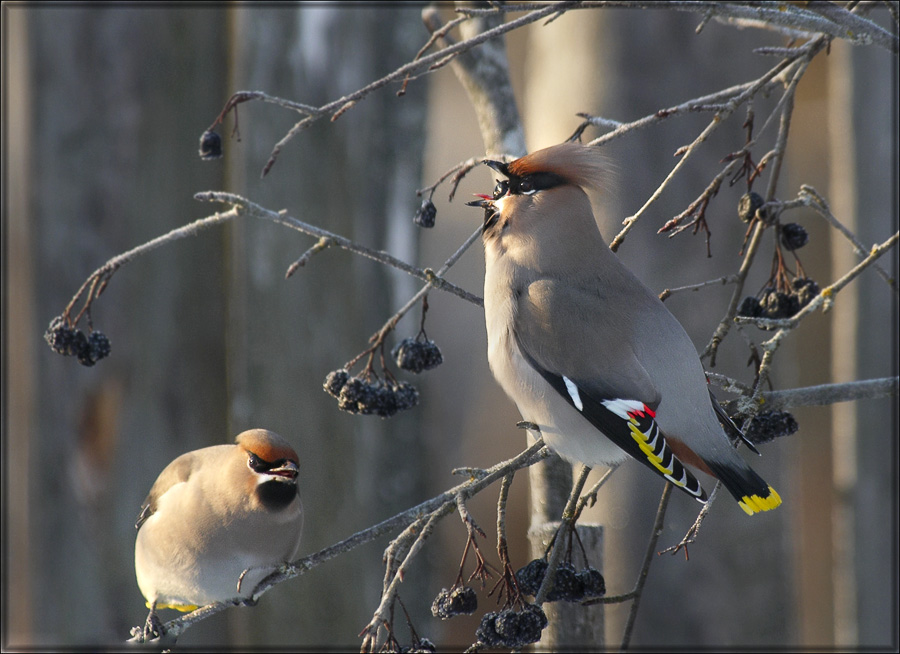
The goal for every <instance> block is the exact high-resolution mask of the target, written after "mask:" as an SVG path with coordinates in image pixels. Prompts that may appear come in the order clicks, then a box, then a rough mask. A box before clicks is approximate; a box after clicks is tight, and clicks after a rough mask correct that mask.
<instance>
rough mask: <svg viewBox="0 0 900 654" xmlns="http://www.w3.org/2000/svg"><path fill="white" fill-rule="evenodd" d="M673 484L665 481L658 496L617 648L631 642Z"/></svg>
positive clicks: (624, 647)
mask: <svg viewBox="0 0 900 654" xmlns="http://www.w3.org/2000/svg"><path fill="white" fill-rule="evenodd" d="M672 488H673V485H672V484H671V483H669V482H666V487H665V488H664V489H663V492H662V496H661V497H660V498H659V508H657V510H656V520H654V522H653V530H652V531H651V532H650V540H649V542H648V543H647V550H646V551H645V552H644V561H643V563H642V564H641V571H640V573H639V574H638V580H637V584H636V585H635V587H634V590H633V591H632V597H633V599H634V601H633V602H632V604H631V608H630V610H629V611H628V619H627V620H626V622H625V631H624V633H623V634H622V645H621V647H620V648H619V649H621V650H623V651H624V650H626V649H628V645H629V643H630V642H631V634H632V632H633V631H634V622H635V620H636V619H637V612H638V608H639V607H640V603H641V595H642V593H643V592H644V584H646V583H647V575H648V574H649V573H650V564H651V563H652V562H653V559H654V557H655V556H656V543H657V542H658V541H659V537H660V536H661V535H662V532H663V524H664V523H665V518H666V508H667V507H668V505H669V498H670V497H671V496H672Z"/></svg>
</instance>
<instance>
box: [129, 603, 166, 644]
mask: <svg viewBox="0 0 900 654" xmlns="http://www.w3.org/2000/svg"><path fill="white" fill-rule="evenodd" d="M127 642H128V643H129V644H130V645H150V644H152V645H154V646H156V645H161V644H164V645H174V644H175V638H174V637H173V636H171V635H170V634H169V633H168V632H167V631H166V628H165V627H164V626H163V623H162V621H161V620H160V619H159V616H158V615H157V614H156V611H152V610H151V611H150V614H149V615H148V616H147V620H146V621H145V622H144V624H143V626H141V627H132V628H131V638H129V639H128V641H127Z"/></svg>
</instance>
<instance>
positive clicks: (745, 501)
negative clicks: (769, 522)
mask: <svg viewBox="0 0 900 654" xmlns="http://www.w3.org/2000/svg"><path fill="white" fill-rule="evenodd" d="M738 504H739V505H740V507H741V508H742V509H743V510H744V513H746V514H747V515H753V514H754V513H760V512H762V511H771V510H772V509H774V508H777V507H779V506H781V496H780V495H779V494H778V492H777V491H776V490H775V489H774V488H772V487H771V486H769V494H768V495H766V496H765V497H760V496H759V495H744V497H742V498H741V499H740V501H738Z"/></svg>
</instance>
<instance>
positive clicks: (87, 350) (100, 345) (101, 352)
mask: <svg viewBox="0 0 900 654" xmlns="http://www.w3.org/2000/svg"><path fill="white" fill-rule="evenodd" d="M78 333H79V334H80V333H81V332H78ZM110 351H111V348H110V345H109V338H107V337H106V334H104V333H103V332H100V331H93V332H91V335H90V336H89V337H88V338H87V339H85V341H84V344H83V345H82V346H81V349H80V350H79V352H78V362H79V363H81V364H82V365H84V366H92V365H94V364H95V363H97V362H98V361H99V360H100V359H103V358H105V357H108V356H109V353H110Z"/></svg>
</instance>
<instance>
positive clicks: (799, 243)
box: [781, 223, 809, 250]
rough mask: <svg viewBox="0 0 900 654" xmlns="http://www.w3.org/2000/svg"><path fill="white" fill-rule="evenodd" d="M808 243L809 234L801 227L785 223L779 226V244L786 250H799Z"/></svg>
mask: <svg viewBox="0 0 900 654" xmlns="http://www.w3.org/2000/svg"><path fill="white" fill-rule="evenodd" d="M807 243H809V234H808V233H807V231H806V229H804V227H803V225H798V224H797V223H787V224H786V225H782V226H781V244H782V245H783V246H784V247H785V248H787V249H788V250H799V249H800V248H802V247H803V246H804V245H806V244H807Z"/></svg>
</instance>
